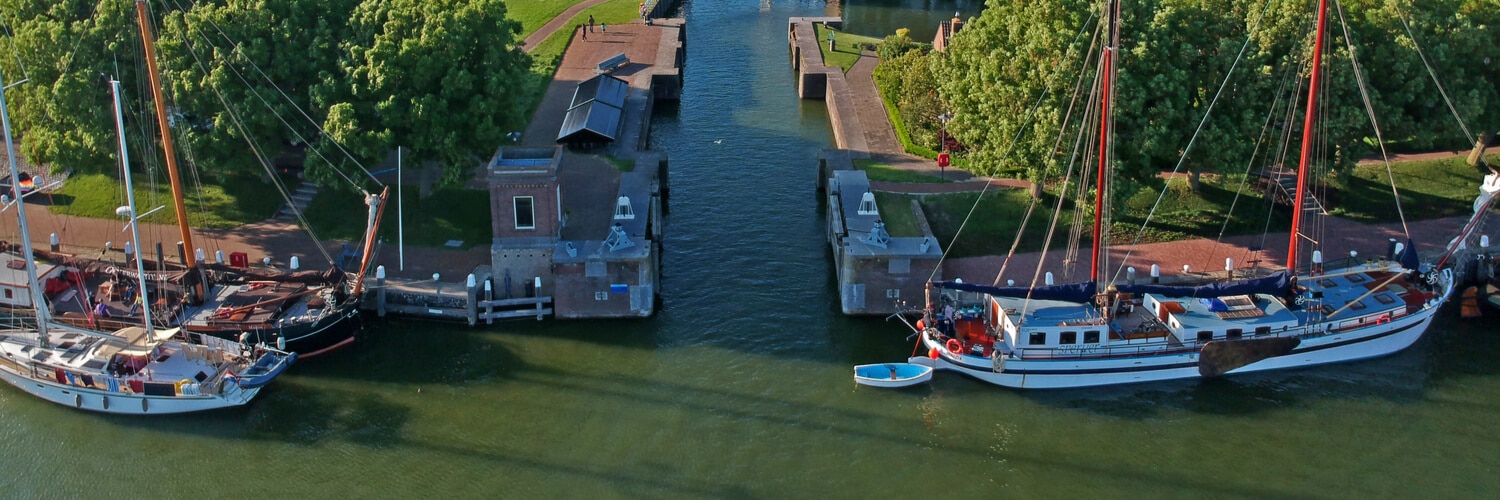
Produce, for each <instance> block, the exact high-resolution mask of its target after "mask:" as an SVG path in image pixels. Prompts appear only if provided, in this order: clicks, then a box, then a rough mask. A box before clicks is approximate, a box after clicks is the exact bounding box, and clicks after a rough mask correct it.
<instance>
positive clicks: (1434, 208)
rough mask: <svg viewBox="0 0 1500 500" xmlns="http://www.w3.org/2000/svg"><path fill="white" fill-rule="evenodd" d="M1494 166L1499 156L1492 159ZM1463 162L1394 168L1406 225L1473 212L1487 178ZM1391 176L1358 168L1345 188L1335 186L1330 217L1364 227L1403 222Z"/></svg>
mask: <svg viewBox="0 0 1500 500" xmlns="http://www.w3.org/2000/svg"><path fill="white" fill-rule="evenodd" d="M1486 159H1488V160H1490V161H1492V162H1493V161H1495V160H1500V155H1488V156H1486ZM1464 160H1465V158H1464V157H1462V156H1459V157H1453V158H1448V159H1445V160H1423V161H1408V162H1401V163H1392V164H1391V174H1394V176H1395V178H1396V187H1397V188H1398V190H1399V192H1400V193H1401V208H1402V209H1403V210H1405V212H1406V219H1407V220H1408V221H1414V220H1423V219H1434V218H1438V217H1447V216H1451V215H1463V214H1466V213H1469V211H1470V210H1473V207H1472V206H1471V205H1472V204H1473V203H1474V197H1475V196H1477V195H1478V194H1479V183H1480V182H1482V181H1483V180H1484V175H1483V174H1481V173H1479V171H1478V170H1476V169H1475V168H1474V167H1471V166H1469V164H1468V163H1467V162H1465V161H1464ZM1389 175H1390V174H1387V173H1386V169H1385V165H1384V164H1379V165H1360V166H1358V167H1355V169H1354V173H1353V174H1352V175H1350V176H1349V177H1348V180H1347V183H1348V185H1347V186H1334V187H1335V188H1342V189H1336V190H1335V191H1334V193H1333V196H1330V197H1329V198H1331V199H1329V200H1327V208H1328V209H1329V212H1330V213H1333V214H1336V215H1340V216H1343V217H1348V218H1351V219H1354V220H1358V221H1361V222H1391V221H1397V220H1400V216H1399V215H1398V214H1397V213H1396V204H1395V201H1394V200H1395V197H1394V195H1392V194H1391V183H1390V177H1389Z"/></svg>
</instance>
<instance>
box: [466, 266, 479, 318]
mask: <svg viewBox="0 0 1500 500" xmlns="http://www.w3.org/2000/svg"><path fill="white" fill-rule="evenodd" d="M464 284H465V285H467V286H468V290H465V293H464V304H465V305H467V306H468V311H467V312H468V313H469V326H474V325H475V324H476V323H478V322H479V287H478V286H476V285H475V281H474V274H473V273H470V274H469V279H468V280H467V281H465V282H464Z"/></svg>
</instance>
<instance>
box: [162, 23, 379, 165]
mask: <svg viewBox="0 0 1500 500" xmlns="http://www.w3.org/2000/svg"><path fill="white" fill-rule="evenodd" d="M163 1H168V0H163ZM172 1H173V3H174V4H177V6H178V8H179V9H183V10H184V12H185V11H186V9H184V8H183V7H182V5H181V4H180V3H177V2H176V1H175V0H172ZM184 24H188V23H187V22H186V20H184ZM209 24H213V21H211V20H210V21H209ZM189 29H190V30H192V31H197V32H198V36H200V37H202V38H203V40H204V43H206V44H207V45H208V46H209V47H210V48H211V49H215V50H214V51H213V52H217V49H218V46H216V45H214V44H213V41H212V40H210V39H209V37H208V35H207V34H205V33H204V32H203V30H201V29H196V28H191V27H189ZM226 39H227V37H226ZM183 41H184V43H187V44H190V43H191V42H189V41H187V34H186V33H184V34H183ZM231 43H233V41H232V40H231ZM238 50H239V49H238V47H235V48H233V49H232V50H230V52H238ZM240 57H241V58H244V59H246V61H247V62H249V63H250V65H251V66H252V67H253V66H255V62H254V61H249V58H247V57H245V56H244V55H243V54H241V55H240ZM224 67H226V68H229V71H230V72H232V73H234V76H235V77H237V78H239V79H240V82H241V83H244V84H245V89H246V90H249V91H250V95H253V96H255V98H256V100H259V101H260V103H261V105H263V106H265V107H266V109H267V110H269V111H270V112H271V115H273V116H275V117H276V120H277V121H280V122H281V124H282V125H284V126H286V128H287V129H288V130H291V131H292V134H293V135H296V136H297V140H299V141H302V143H303V144H304V145H306V146H307V149H308V150H309V151H312V152H313V154H315V155H317V156H318V158H321V159H322V160H323V161H324V162H326V163H328V166H329V168H330V169H331V170H333V171H334V173H337V174H338V175H339V177H342V178H343V179H344V181H345V182H348V183H349V185H351V186H353V187H354V188H355V189H357V190H359V191H361V192H364V189H363V186H360V185H359V183H356V182H354V179H352V178H350V177H349V176H348V175H346V174H344V172H343V170H341V169H339V168H338V166H337V165H336V164H334V163H333V161H332V160H329V159H328V157H326V156H323V153H322V152H321V151H319V150H318V148H317V147H315V146H313V142H312V141H309V140H307V137H305V136H303V135H302V132H300V131H298V130H297V128H296V127H293V126H292V124H291V123H289V122H287V121H286V118H284V117H282V116H281V113H280V112H277V111H276V108H275V107H274V106H271V103H270V102H268V101H266V99H265V97H263V96H261V95H260V92H258V91H256V90H255V87H254V86H252V85H250V81H249V80H248V79H246V78H245V75H244V74H243V73H240V70H239V68H236V67H234V65H233V64H229V62H228V61H225V64H224ZM257 70H259V68H257ZM203 71H204V76H208V75H209V74H210V73H209V71H208V69H207V65H203ZM261 74H262V75H263V76H264V73H261ZM268 78H269V77H268ZM271 86H272V87H273V88H275V87H276V84H275V83H274V82H271ZM277 91H278V92H279V91H280V88H277ZM282 95H283V96H285V95H286V94H285V93H283V94H282ZM287 99H291V98H290V97H288V98H287ZM291 104H292V107H293V108H296V109H298V110H299V111H300V110H301V108H298V107H297V104H296V103H291ZM303 116H306V114H304V115H303ZM309 120H311V119H310V118H309ZM314 126H317V125H316V124H314ZM317 128H318V131H319V132H322V136H323V137H324V138H328V142H330V143H333V144H334V145H336V146H337V145H338V141H335V140H333V139H332V138H329V136H328V133H327V131H326V130H323V128H322V127H317ZM339 149H340V150H342V149H343V148H342V146H340V147H339ZM344 153H345V154H346V155H347V154H348V152H347V151H345V152H344ZM354 164H355V166H356V167H359V169H360V170H361V171H363V172H364V173H365V175H369V176H370V179H371V180H374V181H375V184H376V185H381V183H380V180H379V179H375V176H374V175H373V174H370V171H369V170H366V169H365V168H364V166H362V165H360V164H359V161H358V160H354Z"/></svg>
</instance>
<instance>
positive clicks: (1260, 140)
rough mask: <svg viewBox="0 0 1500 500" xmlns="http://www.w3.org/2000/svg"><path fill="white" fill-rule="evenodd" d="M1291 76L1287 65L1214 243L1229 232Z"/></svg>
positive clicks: (1213, 256)
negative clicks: (1230, 223)
mask: <svg viewBox="0 0 1500 500" xmlns="http://www.w3.org/2000/svg"><path fill="white" fill-rule="evenodd" d="M1292 74H1293V73H1292V71H1291V66H1290V65H1288V66H1287V71H1286V74H1285V75H1283V76H1282V80H1281V86H1280V87H1279V88H1277V89H1276V97H1275V98H1274V99H1272V100H1271V109H1268V110H1266V123H1265V124H1264V125H1261V128H1260V136H1259V137H1257V138H1256V139H1255V150H1254V151H1251V152H1250V161H1247V162H1245V172H1244V173H1243V174H1241V176H1240V185H1239V187H1238V188H1235V191H1234V199H1233V200H1231V201H1230V202H1229V210H1228V212H1227V213H1226V215H1225V216H1224V225H1223V226H1220V227H1219V236H1218V238H1216V239H1215V240H1214V241H1216V242H1219V243H1223V242H1224V233H1226V232H1229V221H1230V220H1231V219H1233V218H1234V208H1235V207H1237V206H1239V203H1240V197H1241V195H1243V194H1244V193H1245V184H1247V183H1249V181H1250V171H1251V170H1252V169H1254V168H1255V159H1256V158H1257V157H1259V156H1260V149H1261V146H1262V145H1265V144H1266V143H1267V142H1268V141H1267V139H1266V136H1268V135H1270V133H1271V123H1273V122H1274V121H1275V118H1276V108H1277V103H1280V102H1281V97H1282V96H1284V95H1286V87H1287V84H1288V83H1289V82H1290V81H1291V80H1292ZM1288 102H1290V101H1288ZM1262 248H1264V247H1262ZM1246 251H1247V252H1248V251H1249V249H1248V248H1247V249H1246ZM1217 258H1218V254H1217V253H1214V254H1212V257H1211V258H1210V259H1209V262H1210V263H1212V262H1213V261H1214V260H1216V259H1217Z"/></svg>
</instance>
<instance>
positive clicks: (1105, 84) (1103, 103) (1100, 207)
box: [1089, 0, 1120, 285]
mask: <svg viewBox="0 0 1500 500" xmlns="http://www.w3.org/2000/svg"><path fill="white" fill-rule="evenodd" d="M1105 8H1107V9H1109V12H1107V13H1105V15H1106V16H1108V17H1107V19H1109V37H1108V38H1107V39H1106V40H1105V42H1104V52H1103V54H1102V57H1101V58H1102V59H1103V61H1102V62H1103V63H1104V67H1103V70H1104V71H1103V72H1102V73H1101V76H1102V80H1101V81H1100V86H1099V89H1100V92H1099V176H1098V181H1097V182H1095V183H1094V259H1093V261H1094V262H1093V265H1092V266H1091V269H1090V271H1089V279H1090V280H1091V281H1093V282H1094V283H1095V284H1096V285H1097V284H1098V283H1099V264H1100V261H1102V260H1103V255H1104V254H1103V252H1104V244H1103V241H1102V240H1103V239H1102V238H1101V237H1100V236H1101V232H1102V229H1103V226H1104V210H1105V209H1104V190H1105V189H1106V186H1105V185H1104V183H1105V181H1106V180H1107V179H1106V177H1105V174H1106V172H1108V170H1109V132H1110V125H1111V123H1110V118H1111V116H1110V114H1109V113H1110V100H1111V99H1112V98H1113V95H1114V93H1113V92H1112V90H1113V84H1114V82H1113V81H1111V80H1112V78H1111V77H1112V76H1113V73H1114V59H1115V49H1116V46H1117V45H1118V44H1119V43H1120V40H1119V37H1120V26H1119V23H1120V19H1119V16H1118V13H1119V0H1111V1H1110V2H1109V4H1108V5H1107V6H1106V7H1105Z"/></svg>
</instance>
